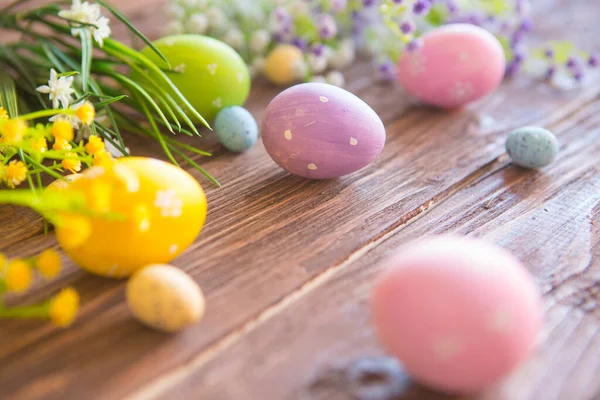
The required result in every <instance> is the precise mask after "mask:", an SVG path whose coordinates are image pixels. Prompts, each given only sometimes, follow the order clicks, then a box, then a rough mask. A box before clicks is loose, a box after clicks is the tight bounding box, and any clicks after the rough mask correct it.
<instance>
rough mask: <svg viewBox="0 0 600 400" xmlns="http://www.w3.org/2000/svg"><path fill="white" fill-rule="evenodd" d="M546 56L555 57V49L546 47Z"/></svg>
mask: <svg viewBox="0 0 600 400" xmlns="http://www.w3.org/2000/svg"><path fill="white" fill-rule="evenodd" d="M544 56H545V57H546V58H548V59H550V60H552V59H554V49H546V51H544Z"/></svg>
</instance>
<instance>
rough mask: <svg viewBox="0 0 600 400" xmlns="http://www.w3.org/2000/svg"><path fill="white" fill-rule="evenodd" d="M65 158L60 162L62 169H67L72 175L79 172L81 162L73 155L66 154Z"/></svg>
mask: <svg viewBox="0 0 600 400" xmlns="http://www.w3.org/2000/svg"><path fill="white" fill-rule="evenodd" d="M65 157H66V158H65V159H64V160H62V163H61V164H62V166H63V168H64V169H68V170H69V171H71V172H72V173H76V172H79V171H81V161H79V158H78V157H77V154H75V153H67V154H66V156H65Z"/></svg>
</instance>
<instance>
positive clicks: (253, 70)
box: [250, 57, 265, 77]
mask: <svg viewBox="0 0 600 400" xmlns="http://www.w3.org/2000/svg"><path fill="white" fill-rule="evenodd" d="M264 68H265V59H264V57H256V58H255V59H254V61H252V64H251V65H250V75H251V76H252V77H254V76H256V75H258V74H260V73H261V72H262V71H263V69H264Z"/></svg>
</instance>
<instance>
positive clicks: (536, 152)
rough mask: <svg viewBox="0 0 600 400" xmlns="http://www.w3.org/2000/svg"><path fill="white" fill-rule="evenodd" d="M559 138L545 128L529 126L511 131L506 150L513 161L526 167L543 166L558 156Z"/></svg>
mask: <svg viewBox="0 0 600 400" xmlns="http://www.w3.org/2000/svg"><path fill="white" fill-rule="evenodd" d="M559 147H560V145H559V143H558V139H557V138H556V136H554V134H553V133H552V132H550V131H548V130H546V129H544V128H538V127H535V126H527V127H524V128H520V129H517V130H515V131H513V132H511V133H510V134H509V135H508V138H507V139H506V152H507V153H508V155H509V156H510V158H512V160H513V162H514V163H515V164H517V165H520V166H521V167H525V168H543V167H545V166H547V165H550V164H552V163H553V162H554V160H556V157H558V150H559Z"/></svg>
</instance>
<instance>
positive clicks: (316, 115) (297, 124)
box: [261, 83, 385, 179]
mask: <svg viewBox="0 0 600 400" xmlns="http://www.w3.org/2000/svg"><path fill="white" fill-rule="evenodd" d="M261 136H262V139H263V142H264V145H265V148H266V150H267V152H268V153H269V155H270V156H271V158H272V159H273V160H274V161H275V162H276V163H277V164H278V165H279V166H281V167H282V168H284V169H286V170H287V171H289V172H291V173H292V174H296V175H299V176H302V177H305V178H309V179H331V178H338V177H340V176H343V175H346V174H349V173H352V172H355V171H358V170H359V169H361V168H363V167H364V166H366V165H368V164H369V163H371V162H372V161H373V160H374V159H375V158H376V157H377V155H379V153H381V151H382V150H383V146H384V145H385V127H384V126H383V122H381V119H380V118H379V116H378V115H377V114H376V113H375V111H373V109H372V108H371V107H369V106H368V105H367V104H366V103H365V102H364V101H362V100H361V99H359V98H358V97H356V96H355V95H353V94H352V93H350V92H347V91H345V90H344V89H341V88H338V87H336V86H332V85H328V84H323V83H304V84H300V85H296V86H293V87H291V88H289V89H287V90H285V91H283V92H282V93H280V94H279V95H278V96H277V97H275V98H274V99H273V101H271V103H270V104H269V106H268V107H267V110H266V112H265V115H264V117H263V120H262V124H261Z"/></svg>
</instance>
